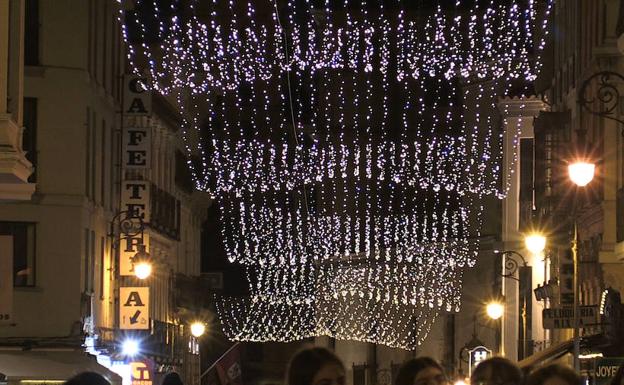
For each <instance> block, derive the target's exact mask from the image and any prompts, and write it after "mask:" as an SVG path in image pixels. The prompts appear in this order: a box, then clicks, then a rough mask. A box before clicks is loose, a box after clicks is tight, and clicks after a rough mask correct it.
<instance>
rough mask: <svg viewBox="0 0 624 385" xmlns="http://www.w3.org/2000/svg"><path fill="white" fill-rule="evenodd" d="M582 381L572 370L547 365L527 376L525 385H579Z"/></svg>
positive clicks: (565, 367)
mask: <svg viewBox="0 0 624 385" xmlns="http://www.w3.org/2000/svg"><path fill="white" fill-rule="evenodd" d="M582 383H583V381H582V380H581V377H579V375H578V374H576V373H575V372H574V370H572V369H570V368H568V367H567V366H563V365H557V364H553V365H548V366H544V367H543V368H539V369H537V370H536V371H534V372H533V373H531V374H530V375H529V377H528V378H527V385H581V384H582Z"/></svg>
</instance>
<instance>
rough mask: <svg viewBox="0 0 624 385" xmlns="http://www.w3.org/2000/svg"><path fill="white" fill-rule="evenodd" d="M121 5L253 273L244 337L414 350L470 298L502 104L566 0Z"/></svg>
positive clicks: (237, 308)
mask: <svg viewBox="0 0 624 385" xmlns="http://www.w3.org/2000/svg"><path fill="white" fill-rule="evenodd" d="M119 1H120V3H121V12H120V18H121V19H122V20H123V35H124V38H125V39H126V42H127V44H128V47H129V54H128V58H129V61H130V64H131V66H132V67H133V68H134V70H135V71H136V72H137V73H142V74H147V75H148V77H149V79H150V82H151V83H150V86H151V88H152V89H154V90H156V91H158V92H160V93H162V94H163V95H167V96H171V97H174V98H176V100H177V102H178V105H179V106H180V108H181V109H182V110H183V119H184V125H183V133H184V140H185V144H186V146H187V151H188V154H189V158H190V159H191V161H189V167H190V168H191V170H192V173H193V177H194V180H195V183H196V185H197V187H198V188H199V189H200V190H203V191H206V192H209V193H210V194H211V195H212V196H213V197H214V198H215V199H216V202H217V204H218V206H219V210H220V215H221V222H222V225H223V226H222V236H223V242H224V244H225V248H226V252H227V256H228V259H229V260H230V262H232V263H238V264H241V265H244V266H245V269H246V271H247V274H248V280H249V287H250V296H248V297H246V298H243V299H241V298H227V297H225V298H219V301H218V310H219V314H220V317H221V319H222V321H223V324H224V328H225V331H226V333H227V334H228V336H229V337H231V338H232V339H237V340H252V341H269V340H272V341H292V340H297V339H302V338H307V337H313V336H319V335H329V336H333V337H336V338H342V339H356V340H362V341H369V342H375V343H382V344H386V345H389V346H397V347H402V348H406V349H411V348H413V347H414V346H416V345H418V344H420V343H421V342H422V341H423V339H424V338H425V337H426V335H427V333H428V332H429V330H430V328H431V325H432V323H433V321H434V320H435V318H436V317H437V315H438V314H439V313H440V312H441V311H458V310H459V307H460V298H461V288H462V275H463V271H464V269H466V268H468V267H471V266H473V265H474V262H475V257H476V250H477V248H478V244H477V242H476V241H475V239H478V236H479V229H480V227H481V213H482V211H483V206H482V200H483V198H485V197H487V196H496V197H502V196H504V194H505V192H506V189H507V184H508V181H502V180H501V178H502V172H501V171H502V169H501V164H502V152H501V151H500V148H501V147H500V146H501V144H502V142H501V138H502V136H503V135H504V134H505V132H504V129H503V128H504V127H505V122H504V121H503V120H502V119H501V118H500V116H501V114H500V113H499V112H498V110H497V108H498V99H499V97H500V96H501V95H504V94H505V93H506V92H507V90H508V88H509V87H510V84H512V83H513V82H514V81H516V80H518V79H519V80H525V81H531V80H533V79H534V78H535V77H536V74H537V73H538V71H539V69H540V63H541V60H540V55H541V52H542V49H543V48H544V44H545V43H544V41H545V40H544V39H545V33H542V34H538V33H537V32H538V31H547V29H546V21H547V19H548V15H549V12H550V9H551V7H552V0H549V1H544V2H541V1H540V2H538V1H534V0H505V1H500V0H496V1H495V0H455V1H452V2H449V1H446V0H438V1H434V0H414V1H406V2H404V1H398V0H394V1H382V0H369V1H355V0H341V1H329V0H283V1H271V0H257V1H251V0H249V1H239V0H237V1H234V0H229V1H224V0H134V1H131V0H125V1H121V0H119ZM448 3H450V5H449V4H448ZM503 115H504V114H503ZM519 124H520V123H519ZM507 134H508V135H517V132H508V133H507Z"/></svg>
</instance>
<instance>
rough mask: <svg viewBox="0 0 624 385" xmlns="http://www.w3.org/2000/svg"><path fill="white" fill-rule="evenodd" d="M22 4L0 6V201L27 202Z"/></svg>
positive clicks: (28, 152) (29, 165) (28, 172)
mask: <svg viewBox="0 0 624 385" xmlns="http://www.w3.org/2000/svg"><path fill="white" fill-rule="evenodd" d="M24 13H25V2H24V1H17V0H15V1H9V0H6V1H2V2H1V3H0V201H8V200H28V199H30V197H31V196H32V193H33V191H34V189H35V185H34V184H33V183H30V181H29V177H30V175H31V174H32V171H33V167H32V163H31V162H30V159H32V156H33V155H34V153H33V151H32V148H31V143H30V139H31V136H30V135H29V133H28V132H27V133H26V134H25V135H24V133H23V130H24V129H23V124H24V104H23V94H24V65H23V63H24V58H25V56H24V55H25V51H24V24H25V18H24Z"/></svg>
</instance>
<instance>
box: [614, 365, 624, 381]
mask: <svg viewBox="0 0 624 385" xmlns="http://www.w3.org/2000/svg"><path fill="white" fill-rule="evenodd" d="M611 385H624V365H622V366H620V368H619V369H618V371H617V372H615V376H614V377H613V379H612V380H611Z"/></svg>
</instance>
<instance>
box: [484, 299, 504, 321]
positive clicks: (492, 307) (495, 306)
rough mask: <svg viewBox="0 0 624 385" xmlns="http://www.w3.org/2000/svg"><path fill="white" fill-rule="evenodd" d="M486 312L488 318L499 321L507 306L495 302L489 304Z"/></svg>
mask: <svg viewBox="0 0 624 385" xmlns="http://www.w3.org/2000/svg"><path fill="white" fill-rule="evenodd" d="M485 311H486V313H487V315H488V317H490V318H491V319H493V320H497V319H499V318H501V317H502V316H503V314H504V313H505V306H504V305H503V304H502V303H500V302H496V301H493V302H490V303H488V304H487V306H486V308H485Z"/></svg>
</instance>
